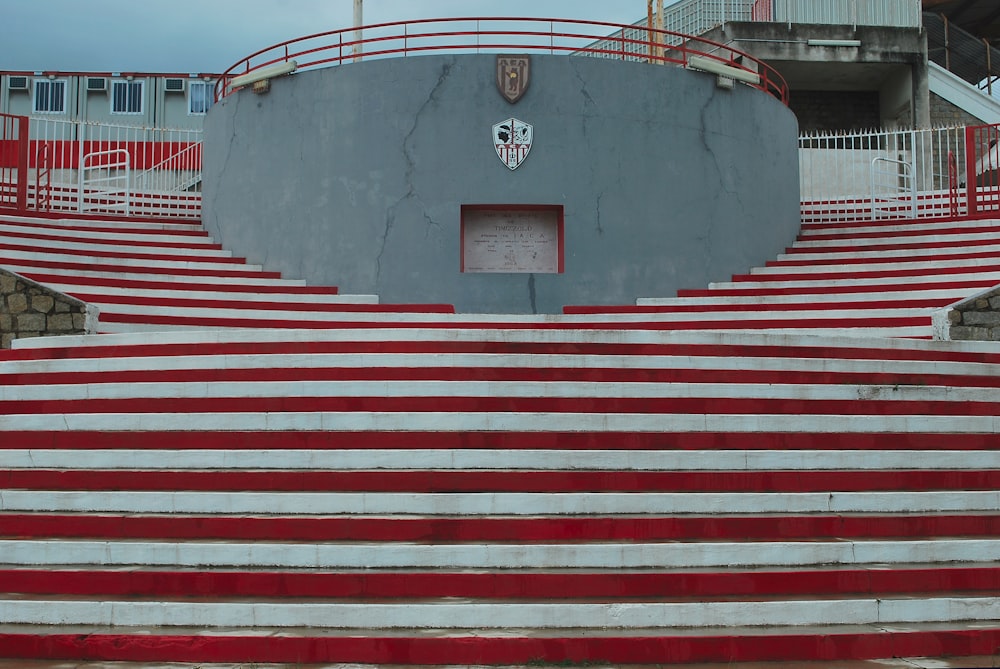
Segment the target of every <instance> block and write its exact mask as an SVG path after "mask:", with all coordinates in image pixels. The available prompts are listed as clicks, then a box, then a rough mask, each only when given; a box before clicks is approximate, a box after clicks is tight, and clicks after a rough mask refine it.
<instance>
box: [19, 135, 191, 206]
mask: <svg viewBox="0 0 1000 669" xmlns="http://www.w3.org/2000/svg"><path fill="white" fill-rule="evenodd" d="M3 118H4V124H3V135H2V136H0V194H2V197H0V205H3V206H7V207H12V208H16V209H20V210H25V211H28V210H32V211H47V212H60V211H62V212H75V213H99V214H124V215H131V216H169V217H180V218H197V217H199V216H200V215H201V159H202V131H201V130H176V129H168V128H149V127H137V126H117V125H108V124H100V123H92V122H82V121H64V120H55V119H45V118H30V119H29V118H28V117H24V116H4V117H3Z"/></svg>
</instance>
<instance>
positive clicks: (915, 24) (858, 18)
mask: <svg viewBox="0 0 1000 669" xmlns="http://www.w3.org/2000/svg"><path fill="white" fill-rule="evenodd" d="M752 5H753V7H752V10H751V13H752V18H751V19H750V20H753V21H773V22H777V23H788V24H792V23H813V24H817V23H818V24H825V25H850V26H886V27H892V28H920V27H921V26H922V25H923V9H922V6H921V4H920V0H755V1H754V2H753V3H752ZM730 20H733V19H730Z"/></svg>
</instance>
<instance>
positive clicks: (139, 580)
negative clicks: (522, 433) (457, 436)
mask: <svg viewBox="0 0 1000 669" xmlns="http://www.w3.org/2000/svg"><path fill="white" fill-rule="evenodd" d="M0 589H2V590H3V592H9V593H24V594H55V595H74V596H96V595H103V596H127V597H151V596H157V597H220V598H221V597H273V598H282V599H284V598H292V597H294V598H306V599H314V598H322V599H345V598H365V599H395V600H400V599H410V598H430V597H462V598H477V599H485V600H491V599H521V600H523V599H529V600H541V599H556V600H573V599H589V598H625V599H630V598H649V597H656V598H658V599H662V598H672V599H682V600H684V599H692V598H695V597H701V598H705V599H718V598H724V597H738V596H759V597H775V596H781V595H785V596H787V595H799V596H802V595H811V596H814V597H824V596H831V595H834V596H836V595H889V594H899V593H905V594H918V593H923V594H928V593H941V592H949V593H955V592H956V591H957V592H977V591H990V590H998V589H1000V568H951V567H944V568H927V569H838V570H830V571H822V570H800V571H744V572H687V573H659V572H652V571H644V572H626V571H620V570H616V571H614V572H612V573H578V572H574V573H538V572H509V571H508V572H489V573H468V572H384V571H372V572H363V573H359V572H349V573H338V572H310V573H302V572H261V571H214V570H213V571H145V570H138V569H137V570H102V569H94V570H62V569H44V570H33V569H5V570H0Z"/></svg>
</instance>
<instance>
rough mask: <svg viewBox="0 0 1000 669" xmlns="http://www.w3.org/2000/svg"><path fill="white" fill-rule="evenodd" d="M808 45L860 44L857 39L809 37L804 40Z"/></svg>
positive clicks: (855, 45)
mask: <svg viewBox="0 0 1000 669" xmlns="http://www.w3.org/2000/svg"><path fill="white" fill-rule="evenodd" d="M806 44H808V45H809V46H854V47H857V46H861V40H859V39H810V40H806Z"/></svg>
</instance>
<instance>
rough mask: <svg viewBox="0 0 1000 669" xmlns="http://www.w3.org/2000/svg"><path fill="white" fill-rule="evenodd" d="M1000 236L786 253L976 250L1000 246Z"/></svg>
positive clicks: (800, 249)
mask: <svg viewBox="0 0 1000 669" xmlns="http://www.w3.org/2000/svg"><path fill="white" fill-rule="evenodd" d="M998 243H1000V236H998V237H997V238H996V239H989V238H987V239H973V240H968V239H965V240H951V241H944V240H937V241H933V242H904V243H899V244H867V245H866V244H842V245H838V246H819V247H815V248H813V247H803V246H792V247H788V248H786V249H785V253H851V252H856V251H903V250H906V249H953V248H963V247H969V248H975V247H976V246H979V245H982V244H998Z"/></svg>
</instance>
